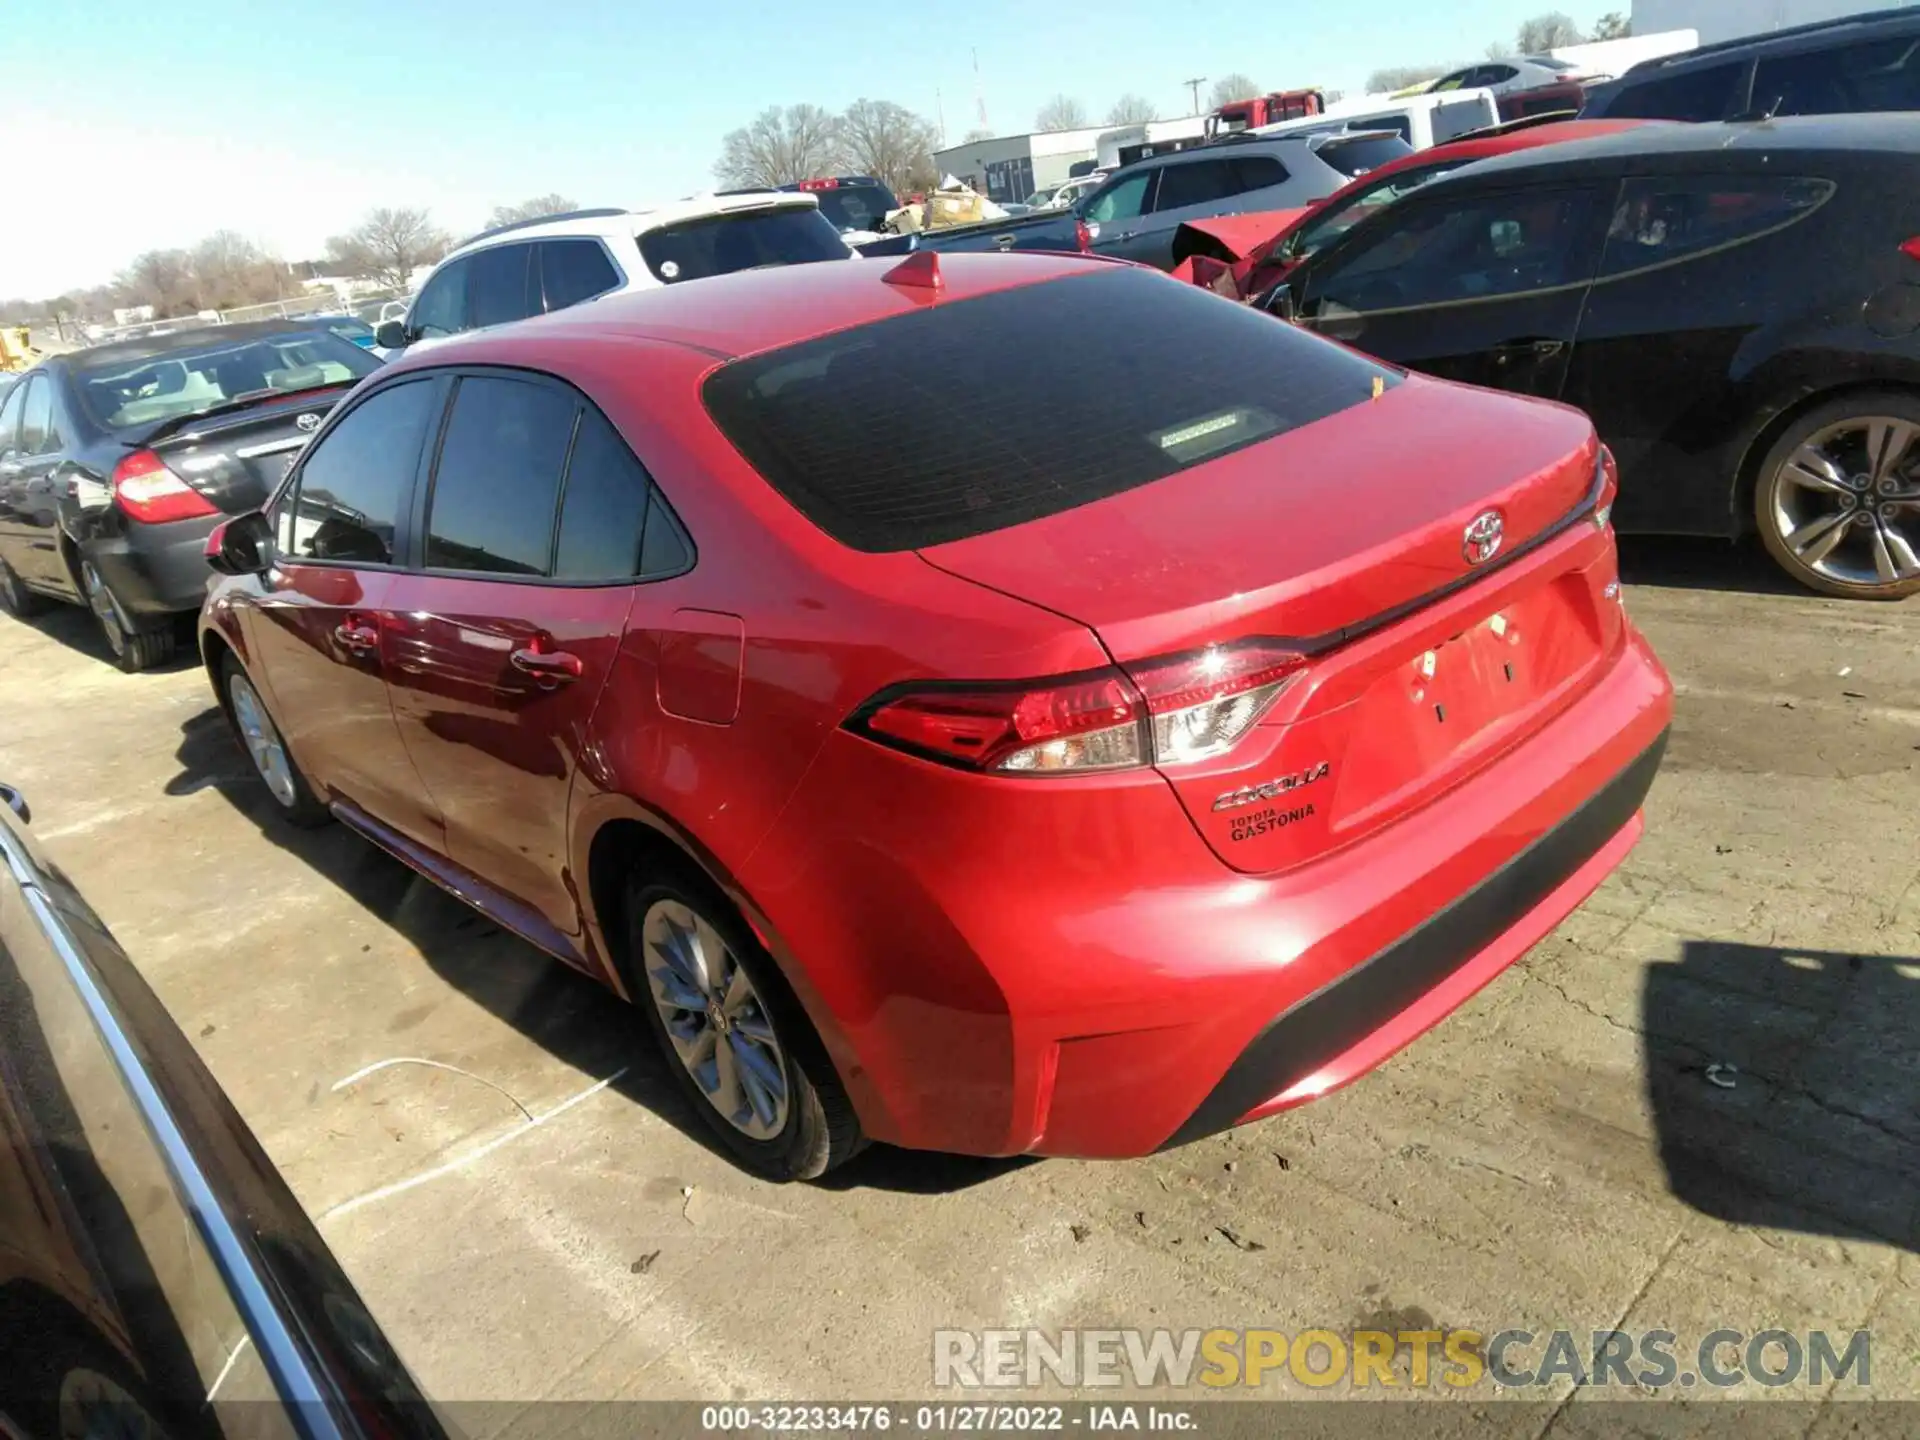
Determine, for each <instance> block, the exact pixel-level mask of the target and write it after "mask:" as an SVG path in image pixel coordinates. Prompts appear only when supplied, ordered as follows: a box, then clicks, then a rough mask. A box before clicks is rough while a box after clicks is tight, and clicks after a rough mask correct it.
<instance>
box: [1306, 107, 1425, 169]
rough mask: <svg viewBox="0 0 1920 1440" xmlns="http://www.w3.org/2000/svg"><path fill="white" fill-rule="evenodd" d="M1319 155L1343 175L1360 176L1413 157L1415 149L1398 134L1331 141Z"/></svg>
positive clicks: (1354, 136)
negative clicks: (1405, 156)
mask: <svg viewBox="0 0 1920 1440" xmlns="http://www.w3.org/2000/svg"><path fill="white" fill-rule="evenodd" d="M1400 123H1401V124H1402V125H1404V124H1405V123H1406V122H1405V121H1404V120H1402V121H1401V122H1400ZM1319 153H1320V158H1321V159H1322V160H1324V161H1326V162H1327V164H1329V165H1331V166H1332V167H1333V168H1334V169H1336V170H1338V171H1339V172H1340V173H1341V174H1342V175H1352V176H1360V175H1364V174H1366V173H1367V172H1368V171H1369V170H1378V169H1379V168H1380V167H1381V166H1382V165H1385V164H1387V163H1389V162H1390V161H1394V160H1398V159H1399V158H1400V157H1401V156H1403V155H1411V154H1412V153H1413V147H1412V146H1411V145H1409V144H1407V142H1406V141H1405V140H1402V139H1400V138H1399V137H1398V136H1397V135H1380V134H1365V135H1353V136H1340V137H1338V138H1336V139H1333V140H1329V141H1327V143H1326V144H1324V145H1322V146H1321V147H1320V152H1319Z"/></svg>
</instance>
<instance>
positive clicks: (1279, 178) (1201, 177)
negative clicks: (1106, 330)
mask: <svg viewBox="0 0 1920 1440" xmlns="http://www.w3.org/2000/svg"><path fill="white" fill-rule="evenodd" d="M1286 179H1287V170H1286V167H1285V166H1284V165H1282V164H1281V163H1280V162H1279V161H1278V160H1275V159H1273V158H1272V157H1271V156H1266V155H1259V156H1255V155H1245V156H1234V157H1228V156H1224V155H1223V156H1218V157H1216V158H1213V159H1207V160H1185V161H1181V160H1176V161H1172V162H1170V163H1169V164H1167V165H1166V166H1164V167H1162V169H1161V171H1160V187H1159V189H1158V191H1157V192H1156V193H1155V195H1154V200H1153V213H1152V214H1150V215H1146V216H1142V217H1141V220H1140V223H1139V227H1138V229H1137V230H1136V232H1135V234H1134V237H1133V238H1132V239H1131V240H1128V241H1125V242H1123V243H1122V244H1121V245H1120V247H1119V248H1118V249H1116V250H1114V251H1113V252H1111V253H1113V254H1116V255H1119V256H1120V257H1121V258H1122V259H1125V260H1136V261H1139V262H1140V263H1141V264H1143V265H1153V266H1157V267H1158V268H1159V269H1162V270H1166V269H1170V268H1171V267H1172V265H1173V232H1174V230H1175V229H1176V228H1178V227H1179V225H1180V224H1181V222H1183V221H1186V220H1201V219H1205V218H1206V217H1208V216H1210V215H1236V214H1238V213H1239V212H1240V211H1241V210H1243V209H1245V208H1246V205H1245V202H1244V200H1243V198H1242V197H1244V196H1245V194H1246V193H1247V191H1249V190H1252V189H1257V188H1259V187H1261V186H1262V185H1268V184H1271V185H1282V184H1285V183H1286Z"/></svg>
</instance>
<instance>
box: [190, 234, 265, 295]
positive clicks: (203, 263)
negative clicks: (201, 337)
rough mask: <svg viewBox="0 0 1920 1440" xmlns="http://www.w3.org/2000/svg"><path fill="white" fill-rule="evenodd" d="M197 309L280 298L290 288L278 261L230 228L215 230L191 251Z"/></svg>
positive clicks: (193, 287) (192, 287) (193, 293)
mask: <svg viewBox="0 0 1920 1440" xmlns="http://www.w3.org/2000/svg"><path fill="white" fill-rule="evenodd" d="M187 265H188V268H189V270H190V271H191V274H192V283H191V285H190V286H189V290H190V292H191V294H192V297H193V300H194V308H195V309H196V310H230V309H232V308H234V307H235V306H239V305H257V304H259V303H260V302H261V301H264V300H277V299H279V297H280V295H281V294H282V292H283V291H284V290H286V289H287V288H289V287H288V286H287V285H286V284H285V283H284V280H285V277H284V276H283V275H282V274H281V267H280V264H279V262H278V261H275V260H273V259H271V258H270V257H269V256H268V255H267V253H266V252H265V251H263V250H262V249H261V248H260V247H259V246H258V245H256V244H254V243H253V241H251V240H249V239H247V238H246V237H245V236H244V235H236V234H235V233H234V232H233V231H231V230H216V231H215V232H214V233H213V234H211V235H209V236H208V237H207V238H206V239H204V240H202V241H201V242H200V243H199V244H198V245H196V246H194V247H193V249H192V251H191V252H190V253H189V254H188V257H187Z"/></svg>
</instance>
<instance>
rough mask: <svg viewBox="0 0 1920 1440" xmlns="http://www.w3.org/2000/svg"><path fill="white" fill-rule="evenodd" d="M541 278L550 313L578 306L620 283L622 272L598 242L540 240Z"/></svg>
mask: <svg viewBox="0 0 1920 1440" xmlns="http://www.w3.org/2000/svg"><path fill="white" fill-rule="evenodd" d="M540 277H541V282H542V288H543V289H544V290H545V292H546V302H547V304H546V308H547V309H549V310H564V309H566V308H567V307H568V306H569V305H578V304H579V303H580V302H581V301H582V300H591V299H592V298H593V297H594V296H596V295H604V294H606V292H607V291H609V290H611V289H613V288H614V287H615V286H616V285H618V284H619V283H620V272H619V271H617V270H615V269H614V268H613V261H611V260H609V259H608V258H607V251H606V247H605V246H603V245H602V244H601V243H600V242H599V241H598V240H543V241H541V242H540Z"/></svg>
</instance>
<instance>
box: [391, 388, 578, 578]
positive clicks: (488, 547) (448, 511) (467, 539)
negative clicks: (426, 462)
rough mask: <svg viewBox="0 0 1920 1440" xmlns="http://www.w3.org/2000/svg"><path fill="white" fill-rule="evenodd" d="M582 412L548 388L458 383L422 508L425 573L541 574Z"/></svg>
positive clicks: (567, 397)
mask: <svg viewBox="0 0 1920 1440" xmlns="http://www.w3.org/2000/svg"><path fill="white" fill-rule="evenodd" d="M578 408H579V407H578V405H577V404H576V403H575V401H574V400H573V398H572V397H571V396H569V395H567V394H566V393H565V392H563V391H560V390H557V389H555V388H553V387H552V386H549V385H533V384H528V383H527V382H526V381H523V380H503V379H495V378H493V377H490V376H467V377H465V378H463V379H462V380H461V381H460V387H459V389H458V390H457V391H456V392H455V393H454V397H453V413H452V415H451V416H450V417H449V419H448V420H447V433H446V438H445V439H444V440H442V441H441V442H440V459H439V463H438V464H437V465H435V467H434V476H433V494H432V497H431V499H430V500H429V502H428V512H427V552H426V563H427V568H428V569H430V570H472V571H479V572H482V573H489V574H496V575H545V574H546V573H547V559H548V550H549V548H550V546H551V545H552V542H553V512H554V505H555V502H556V501H557V500H558V499H559V496H560V471H561V469H562V467H563V466H565V464H566V462H567V447H568V445H569V444H570V443H571V442H572V440H573V419H574V414H575V412H576V411H577V409H578Z"/></svg>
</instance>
